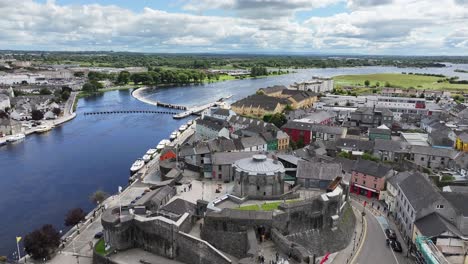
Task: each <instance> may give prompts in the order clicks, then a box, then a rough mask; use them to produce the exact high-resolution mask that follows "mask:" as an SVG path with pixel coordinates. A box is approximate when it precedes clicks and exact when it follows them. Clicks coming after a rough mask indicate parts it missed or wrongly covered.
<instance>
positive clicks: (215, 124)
mask: <svg viewBox="0 0 468 264" xmlns="http://www.w3.org/2000/svg"><path fill="white" fill-rule="evenodd" d="M196 122H197V126H198V125H200V126H204V127H207V128H209V129H211V130H214V131H220V130H221V129H223V128H225V127H228V123H227V122H226V121H224V120H221V119H218V118H214V117H210V116H204V117H203V119H201V118H200V119H198V120H197V121H196Z"/></svg>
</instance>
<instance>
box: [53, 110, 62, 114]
mask: <svg viewBox="0 0 468 264" xmlns="http://www.w3.org/2000/svg"><path fill="white" fill-rule="evenodd" d="M61 112H62V110H60V108H54V109H52V113H54V114H55V115H60V113H61Z"/></svg>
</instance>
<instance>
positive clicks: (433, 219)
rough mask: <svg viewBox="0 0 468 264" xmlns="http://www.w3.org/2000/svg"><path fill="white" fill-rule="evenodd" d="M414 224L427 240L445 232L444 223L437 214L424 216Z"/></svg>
mask: <svg viewBox="0 0 468 264" xmlns="http://www.w3.org/2000/svg"><path fill="white" fill-rule="evenodd" d="M414 224H415V226H417V227H418V229H419V231H421V234H422V235H423V236H425V237H429V238H431V237H436V236H438V235H440V234H442V233H444V232H445V231H447V227H446V226H445V223H444V221H442V219H441V218H440V216H439V214H437V213H431V214H429V215H426V216H424V217H422V218H421V219H419V220H417V221H416V222H415V223H414Z"/></svg>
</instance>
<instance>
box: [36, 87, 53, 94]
mask: <svg viewBox="0 0 468 264" xmlns="http://www.w3.org/2000/svg"><path fill="white" fill-rule="evenodd" d="M39 94H41V95H50V94H52V92H51V91H50V90H49V89H47V88H45V87H44V88H42V89H41V90H40V91H39Z"/></svg>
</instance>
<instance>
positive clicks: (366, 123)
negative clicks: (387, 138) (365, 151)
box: [349, 107, 393, 127]
mask: <svg viewBox="0 0 468 264" xmlns="http://www.w3.org/2000/svg"><path fill="white" fill-rule="evenodd" d="M349 121H350V124H351V126H355V127H379V126H381V125H385V126H387V127H391V126H392V124H393V114H392V112H391V111H390V110H388V109H386V108H373V107H361V108H358V109H356V111H354V112H352V113H351V117H350V119H349Z"/></svg>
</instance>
